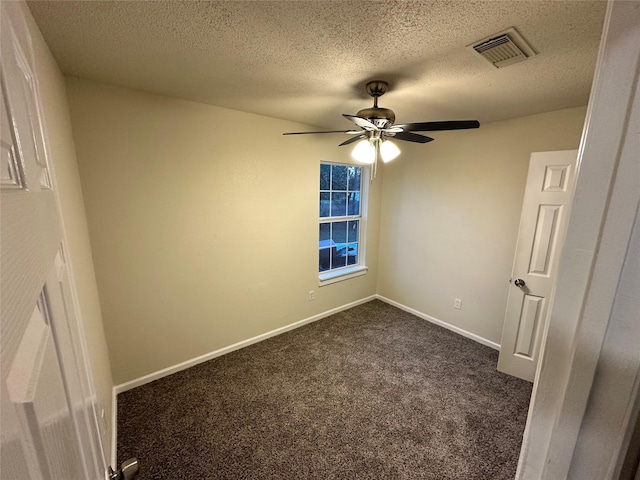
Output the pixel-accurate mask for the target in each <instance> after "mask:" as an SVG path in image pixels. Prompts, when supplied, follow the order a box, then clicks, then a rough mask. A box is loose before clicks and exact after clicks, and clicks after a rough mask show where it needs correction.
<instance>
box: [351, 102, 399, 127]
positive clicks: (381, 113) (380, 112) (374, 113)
mask: <svg viewBox="0 0 640 480" xmlns="http://www.w3.org/2000/svg"><path fill="white" fill-rule="evenodd" d="M356 115H357V116H358V117H361V118H366V119H367V120H369V121H370V122H371V123H373V124H374V125H375V126H376V127H378V128H385V127H387V126H389V125H392V124H393V122H395V121H396V114H395V113H393V110H390V109H388V108H382V107H371V108H363V109H362V110H360V111H359V112H358V113H357V114H356Z"/></svg>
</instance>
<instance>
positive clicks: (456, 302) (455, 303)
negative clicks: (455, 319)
mask: <svg viewBox="0 0 640 480" xmlns="http://www.w3.org/2000/svg"><path fill="white" fill-rule="evenodd" d="M453 308H457V309H458V310H460V309H462V300H460V299H459V298H456V299H455V300H454V301H453Z"/></svg>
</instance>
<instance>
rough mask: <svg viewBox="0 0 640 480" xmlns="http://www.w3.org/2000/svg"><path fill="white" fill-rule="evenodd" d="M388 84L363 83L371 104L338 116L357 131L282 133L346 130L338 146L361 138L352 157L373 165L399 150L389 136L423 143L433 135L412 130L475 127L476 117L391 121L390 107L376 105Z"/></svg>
mask: <svg viewBox="0 0 640 480" xmlns="http://www.w3.org/2000/svg"><path fill="white" fill-rule="evenodd" d="M388 88H389V84H388V83H387V82H385V81H382V80H374V81H371V82H368V83H367V85H366V89H367V93H368V94H369V95H370V96H371V97H373V107H371V108H365V109H362V110H360V111H359V112H358V113H357V114H356V115H349V114H346V113H343V114H342V116H343V117H345V118H346V119H347V120H350V121H352V122H353V123H355V124H356V125H357V126H358V127H360V129H359V130H327V131H321V132H288V133H283V135H309V134H318V133H346V134H348V135H354V136H353V137H352V138H349V139H347V140H345V141H344V142H342V143H341V144H340V145H339V146H343V145H349V144H351V143H354V142H357V141H358V140H361V142H360V143H359V144H358V145H356V148H355V149H354V151H353V152H352V156H353V157H354V158H355V159H356V160H359V161H361V162H363V163H372V164H374V176H375V165H376V164H377V161H378V157H382V160H383V161H385V162H387V161H390V160H392V159H393V158H395V157H397V156H398V155H399V154H400V150H399V149H398V147H397V146H395V144H393V143H392V142H389V139H391V138H393V139H396V140H403V141H406V142H416V143H427V142H431V141H432V140H433V138H431V137H427V136H426V135H420V134H418V133H413V132H435V131H442V130H463V129H468V128H478V127H479V126H480V123H479V122H478V121H477V120H452V121H445V122H417V123H401V124H397V125H396V124H394V122H395V120H396V115H395V113H393V110H390V109H388V108H382V107H379V106H378V98H379V97H381V96H382V95H384V94H385V92H386V91H387V90H388Z"/></svg>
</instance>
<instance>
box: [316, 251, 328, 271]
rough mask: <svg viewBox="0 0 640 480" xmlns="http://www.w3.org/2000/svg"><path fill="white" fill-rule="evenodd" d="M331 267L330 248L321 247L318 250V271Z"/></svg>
mask: <svg viewBox="0 0 640 480" xmlns="http://www.w3.org/2000/svg"><path fill="white" fill-rule="evenodd" d="M330 268H331V249H330V248H323V249H321V250H320V265H319V267H318V271H319V272H324V271H325V270H329V269H330Z"/></svg>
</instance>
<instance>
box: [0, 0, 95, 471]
mask: <svg viewBox="0 0 640 480" xmlns="http://www.w3.org/2000/svg"><path fill="white" fill-rule="evenodd" d="M0 8H1V12H0V22H1V24H0V36H1V38H0V51H1V63H0V65H1V73H0V76H1V84H0V85H1V91H0V124H1V136H0V153H1V157H0V162H2V164H1V165H0V200H1V202H2V208H1V209H0V235H1V237H0V262H1V269H0V303H1V305H2V310H1V315H0V344H1V345H0V347H1V348H0V371H1V378H0V381H1V383H0V416H1V418H0V425H1V426H2V429H1V433H0V440H1V442H0V463H1V465H2V472H1V475H2V478H3V479H4V478H7V479H20V480H22V479H25V480H26V479H58V478H60V479H62V478H64V479H68V480H75V479H78V480H98V479H103V478H104V477H105V472H106V465H105V460H104V454H103V452H102V446H101V444H100V439H99V435H98V423H97V419H96V415H95V407H94V399H95V395H94V389H93V385H92V383H91V380H90V378H91V377H90V375H89V370H88V368H87V362H86V356H85V355H84V350H83V341H82V334H81V331H80V326H79V325H78V324H77V323H76V316H75V310H74V303H73V301H72V298H71V294H72V292H71V289H70V282H69V277H68V269H67V265H66V264H65V258H64V250H63V246H62V245H63V237H62V230H61V222H60V218H59V214H58V210H57V206H56V199H55V195H54V191H53V189H52V185H51V182H50V178H51V177H50V175H49V167H48V162H47V160H48V158H47V150H46V141H45V136H44V131H43V128H42V123H41V112H40V107H39V99H38V85H37V81H36V77H35V75H34V74H33V69H32V68H33V67H32V66H33V59H32V51H31V43H30V38H29V36H28V33H27V28H26V24H25V23H24V18H23V16H22V10H21V7H20V4H19V3H17V2H0Z"/></svg>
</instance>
